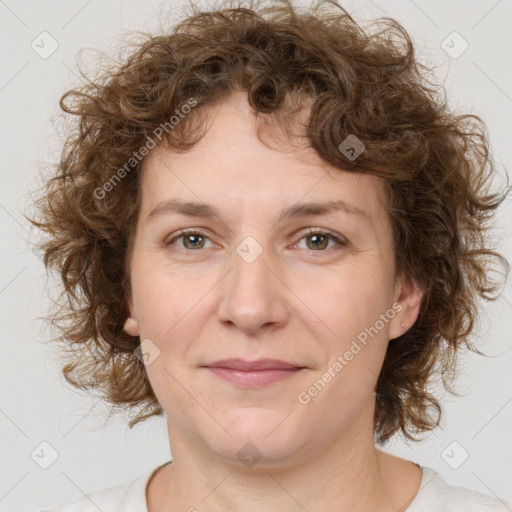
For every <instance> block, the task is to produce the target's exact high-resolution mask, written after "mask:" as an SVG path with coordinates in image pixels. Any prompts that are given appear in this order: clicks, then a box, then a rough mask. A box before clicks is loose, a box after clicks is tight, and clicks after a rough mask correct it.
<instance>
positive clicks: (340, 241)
mask: <svg viewBox="0 0 512 512" xmlns="http://www.w3.org/2000/svg"><path fill="white" fill-rule="evenodd" d="M187 235H200V236H202V237H204V238H208V239H209V237H208V236H207V235H206V233H203V232H202V231H201V230H197V229H184V230H182V231H179V232H178V233H177V234H176V235H175V236H174V237H173V238H171V239H170V240H169V241H167V242H165V245H166V246H168V245H171V244H173V243H174V242H175V241H176V240H178V239H180V238H183V237H185V236H187ZM311 235H323V236H327V237H329V238H330V239H331V240H334V241H335V242H336V243H337V244H338V246H339V247H344V246H346V245H347V242H346V240H344V239H342V238H341V237H339V236H338V235H336V234H334V233H332V232H331V231H327V230H323V229H314V228H308V231H307V232H306V233H304V234H303V235H302V236H301V238H299V240H298V242H297V243H299V242H300V241H301V240H303V239H304V238H306V237H308V236H311ZM178 249H179V250H180V251H181V252H187V253H192V252H197V251H194V250H191V249H182V248H181V247H178ZM332 249H336V248H335V247H331V248H330V249H323V250H319V251H315V250H313V249H311V250H310V252H312V253H320V254H315V256H321V255H322V253H329V251H330V250H332ZM199 252H200V251H199Z"/></svg>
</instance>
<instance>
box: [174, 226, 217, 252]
mask: <svg viewBox="0 0 512 512" xmlns="http://www.w3.org/2000/svg"><path fill="white" fill-rule="evenodd" d="M180 239H183V246H182V247H180V246H178V248H179V249H182V250H185V251H193V250H195V249H204V248H205V241H206V240H210V239H209V238H208V237H207V236H206V235H205V234H204V233H202V232H201V231H197V230H184V231H180V232H179V233H178V234H177V235H176V236H174V237H173V238H171V239H170V240H168V241H166V242H165V245H171V244H174V242H175V241H176V240H180Z"/></svg>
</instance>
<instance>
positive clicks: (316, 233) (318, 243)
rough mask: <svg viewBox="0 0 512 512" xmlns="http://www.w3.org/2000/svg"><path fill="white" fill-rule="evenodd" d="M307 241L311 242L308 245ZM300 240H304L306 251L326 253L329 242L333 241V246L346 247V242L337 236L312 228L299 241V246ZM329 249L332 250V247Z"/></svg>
mask: <svg viewBox="0 0 512 512" xmlns="http://www.w3.org/2000/svg"><path fill="white" fill-rule="evenodd" d="M308 239H310V240H311V242H310V243H308V242H307V240H308ZM302 240H306V249H308V250H311V251H314V252H327V251H326V250H325V249H327V248H328V245H329V241H334V242H335V244H337V245H339V246H344V245H347V242H346V241H345V240H343V239H342V238H341V237H339V236H338V235H336V234H334V233H331V232H330V231H325V230H321V229H313V228H309V230H308V231H307V233H306V236H303V237H302V238H301V239H300V240H299V244H300V242H302ZM297 245H298V244H297ZM329 249H332V246H331V247H330V248H329Z"/></svg>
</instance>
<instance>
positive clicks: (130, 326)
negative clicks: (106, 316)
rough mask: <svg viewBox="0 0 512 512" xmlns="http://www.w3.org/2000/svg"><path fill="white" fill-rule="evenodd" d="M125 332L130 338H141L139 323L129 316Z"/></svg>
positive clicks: (125, 324) (124, 328)
mask: <svg viewBox="0 0 512 512" xmlns="http://www.w3.org/2000/svg"><path fill="white" fill-rule="evenodd" d="M123 330H124V332H126V333H127V334H129V335H130V336H139V323H138V322H137V320H136V319H135V318H133V317H132V316H129V317H128V318H127V319H126V321H125V323H124V327H123Z"/></svg>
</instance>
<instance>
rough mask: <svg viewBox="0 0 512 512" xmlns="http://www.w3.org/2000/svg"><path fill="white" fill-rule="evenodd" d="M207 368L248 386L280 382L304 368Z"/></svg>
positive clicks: (227, 378) (222, 376) (236, 382)
mask: <svg viewBox="0 0 512 512" xmlns="http://www.w3.org/2000/svg"><path fill="white" fill-rule="evenodd" d="M207 368H208V370H210V371H212V372H213V373H215V375H218V376H219V377H221V378H223V379H225V380H228V381H230V382H233V383H235V384H238V385H240V386H246V387H261V386H267V385H268V384H272V383H273V382H278V381H280V380H284V379H287V378H289V377H292V376H293V375H296V374H297V373H299V372H300V371H301V370H302V368H292V369H289V370H284V369H277V368H276V369H275V370H253V371H242V370H233V369H230V368H211V367H207Z"/></svg>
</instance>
